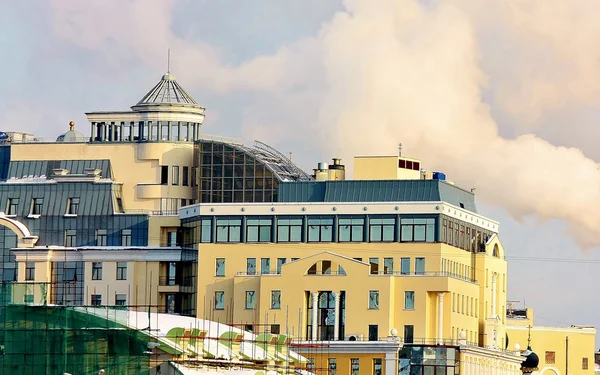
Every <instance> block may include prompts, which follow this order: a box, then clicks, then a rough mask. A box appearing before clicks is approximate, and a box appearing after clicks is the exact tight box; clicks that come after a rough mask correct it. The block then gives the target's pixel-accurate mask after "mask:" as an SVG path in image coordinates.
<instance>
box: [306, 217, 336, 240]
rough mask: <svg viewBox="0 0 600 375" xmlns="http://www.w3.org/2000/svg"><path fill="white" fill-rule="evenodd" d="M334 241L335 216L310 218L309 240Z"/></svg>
mask: <svg viewBox="0 0 600 375" xmlns="http://www.w3.org/2000/svg"><path fill="white" fill-rule="evenodd" d="M331 241H333V218H330V217H320V218H309V219H308V242H331Z"/></svg>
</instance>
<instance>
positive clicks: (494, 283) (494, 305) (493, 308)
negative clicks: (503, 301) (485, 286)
mask: <svg viewBox="0 0 600 375" xmlns="http://www.w3.org/2000/svg"><path fill="white" fill-rule="evenodd" d="M496 277H497V275H496V274H493V275H492V315H491V316H493V317H495V316H496Z"/></svg>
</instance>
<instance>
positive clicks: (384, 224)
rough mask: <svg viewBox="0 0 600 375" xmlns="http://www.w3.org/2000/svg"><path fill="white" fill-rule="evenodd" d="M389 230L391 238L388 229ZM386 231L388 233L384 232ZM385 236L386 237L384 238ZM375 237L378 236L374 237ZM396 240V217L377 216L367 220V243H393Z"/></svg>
mask: <svg viewBox="0 0 600 375" xmlns="http://www.w3.org/2000/svg"><path fill="white" fill-rule="evenodd" d="M390 228H391V238H390V237H389V234H390V232H389V229H390ZM386 229H388V231H386ZM386 234H387V236H386ZM375 235H378V237H376V236H375ZM395 240H396V217H393V216H377V217H370V218H369V242H394V241H395Z"/></svg>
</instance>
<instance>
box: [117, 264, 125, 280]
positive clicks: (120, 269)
mask: <svg viewBox="0 0 600 375" xmlns="http://www.w3.org/2000/svg"><path fill="white" fill-rule="evenodd" d="M117 280H127V262H117Z"/></svg>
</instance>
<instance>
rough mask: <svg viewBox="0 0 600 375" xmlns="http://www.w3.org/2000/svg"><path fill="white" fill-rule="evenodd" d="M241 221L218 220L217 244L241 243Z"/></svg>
mask: <svg viewBox="0 0 600 375" xmlns="http://www.w3.org/2000/svg"><path fill="white" fill-rule="evenodd" d="M241 231H242V220H241V219H217V242H240V240H241V238H240V236H241Z"/></svg>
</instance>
